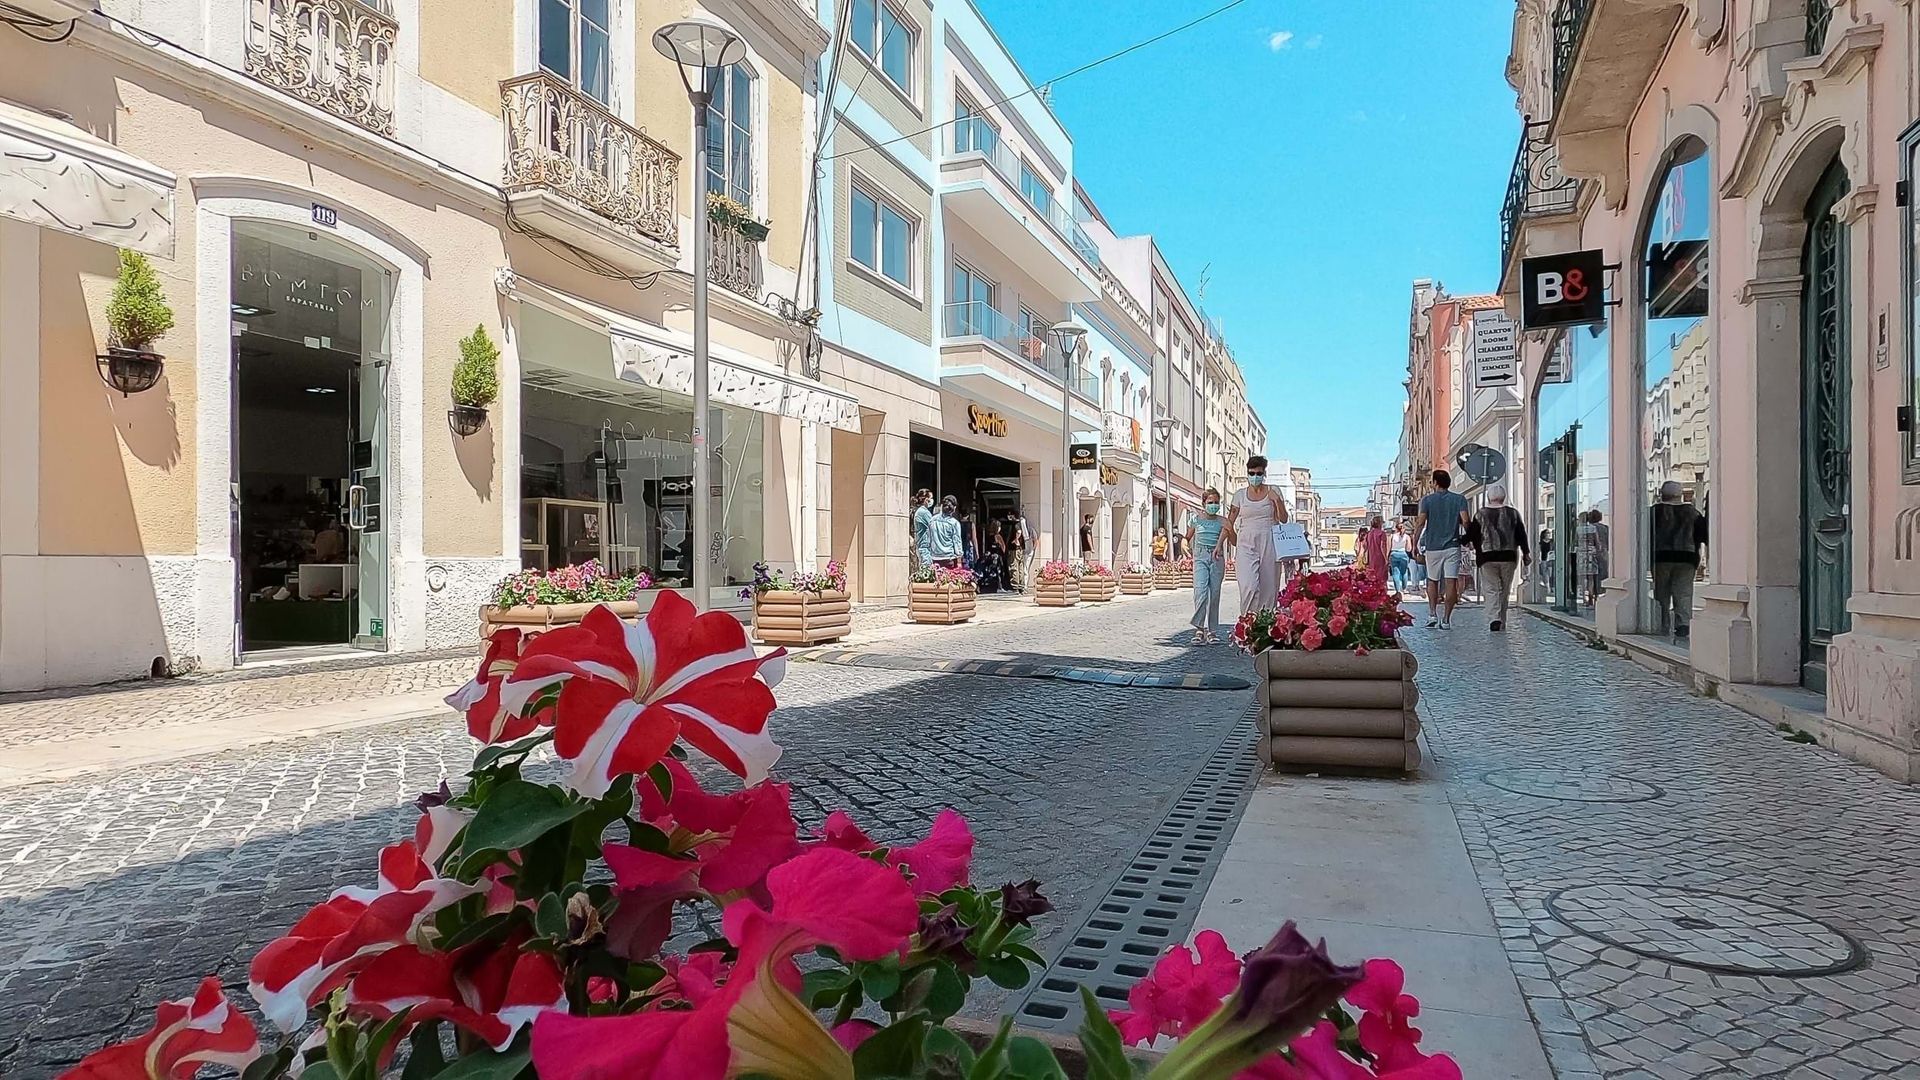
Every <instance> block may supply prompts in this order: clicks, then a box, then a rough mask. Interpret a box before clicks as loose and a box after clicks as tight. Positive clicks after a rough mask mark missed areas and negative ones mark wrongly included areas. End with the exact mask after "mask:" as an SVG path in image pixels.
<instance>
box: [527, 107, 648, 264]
mask: <svg viewBox="0 0 1920 1080" xmlns="http://www.w3.org/2000/svg"><path fill="white" fill-rule="evenodd" d="M500 97H501V107H502V109H503V110H504V112H505V118H506V125H505V126H506V132H507V164H506V189H507V199H508V204H509V205H510V206H512V207H513V209H514V210H515V212H516V213H520V214H524V215H528V216H539V217H541V218H542V219H543V220H541V221H540V222H538V224H539V225H540V227H541V228H543V229H544V230H546V231H548V232H550V233H554V234H556V235H559V236H561V237H562V238H563V239H566V240H568V241H571V242H573V243H577V244H581V245H583V246H586V247H588V248H589V249H591V250H595V251H596V252H597V253H599V254H602V255H605V256H607V257H610V258H615V259H619V260H621V261H623V262H625V261H628V260H627V259H626V258H624V256H628V255H632V254H638V255H640V256H642V257H643V258H642V260H641V261H642V262H651V263H653V264H664V265H667V266H672V265H674V264H675V262H676V261H677V257H678V256H677V249H678V248H679V245H680V230H679V222H678V219H677V218H676V216H675V212H674V210H675V206H676V205H677V204H676V202H675V198H676V193H677V189H678V186H679V176H680V157H679V155H677V154H675V153H674V152H673V151H671V150H669V149H667V148H666V147H665V146H662V145H661V144H659V143H657V142H655V141H654V140H652V139H650V138H648V137H647V134H646V132H644V131H641V130H640V129H638V128H636V127H633V126H632V125H630V124H627V123H626V122H624V121H622V120H621V119H620V118H619V117H617V116H615V115H613V114H612V113H610V112H608V111H607V110H606V108H605V107H603V106H602V105H600V103H598V102H596V101H594V100H592V99H591V98H588V97H587V96H586V95H584V94H582V93H580V91H578V90H576V89H574V88H573V87H572V86H570V85H568V84H567V83H565V82H562V81H561V80H559V79H556V78H554V77H553V76H552V75H549V74H547V73H545V72H540V73H538V74H533V75H521V76H519V77H517V78H513V79H508V80H507V81H505V82H503V83H501V84H500ZM556 201H557V202H558V203H561V204H564V205H556V204H555V203H556ZM577 211H586V212H587V213H589V214H592V215H594V218H597V219H599V222H600V223H598V224H596V223H595V221H594V220H593V219H592V218H585V217H584V216H583V215H580V214H578V213H577ZM608 223H610V224H611V225H612V226H613V229H611V230H609V229H607V228H606V224H608ZM635 241H640V243H635ZM663 248H664V249H666V250H661V249H663Z"/></svg>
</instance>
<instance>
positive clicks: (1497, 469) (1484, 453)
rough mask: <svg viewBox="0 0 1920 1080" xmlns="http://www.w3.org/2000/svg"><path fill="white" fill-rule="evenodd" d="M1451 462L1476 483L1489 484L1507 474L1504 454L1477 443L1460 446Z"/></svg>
mask: <svg viewBox="0 0 1920 1080" xmlns="http://www.w3.org/2000/svg"><path fill="white" fill-rule="evenodd" d="M1453 463H1454V465H1456V466H1458V467H1459V469H1460V471H1461V472H1463V473H1465V474H1466V475H1467V477H1468V478H1469V479H1471V480H1472V481H1473V482H1474V483H1476V484H1491V483H1494V482H1495V481H1497V480H1499V479H1500V478H1501V477H1503V476H1505V475H1507V458H1506V455H1505V454H1502V453H1501V452H1500V451H1498V450H1495V449H1494V448H1493V447H1491V446H1481V445H1480V444H1479V443H1468V444H1467V445H1465V446H1463V447H1461V448H1460V453H1459V455H1458V456H1457V457H1455V458H1454V459H1453Z"/></svg>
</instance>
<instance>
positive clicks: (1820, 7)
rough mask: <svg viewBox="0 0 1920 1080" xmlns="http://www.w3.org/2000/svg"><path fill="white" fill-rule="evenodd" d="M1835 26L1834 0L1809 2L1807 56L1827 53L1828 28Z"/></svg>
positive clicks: (1810, 0)
mask: <svg viewBox="0 0 1920 1080" xmlns="http://www.w3.org/2000/svg"><path fill="white" fill-rule="evenodd" d="M1832 25H1833V0H1807V55H1808V56H1819V55H1820V54H1821V53H1823V52H1826V51H1827V28H1828V27H1829V26H1832Z"/></svg>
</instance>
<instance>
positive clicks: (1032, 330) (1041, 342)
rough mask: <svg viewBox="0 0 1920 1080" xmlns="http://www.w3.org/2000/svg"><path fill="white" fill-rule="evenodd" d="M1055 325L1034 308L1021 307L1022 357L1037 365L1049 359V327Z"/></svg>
mask: <svg viewBox="0 0 1920 1080" xmlns="http://www.w3.org/2000/svg"><path fill="white" fill-rule="evenodd" d="M1051 325H1053V324H1052V323H1049V322H1048V321H1047V320H1045V319H1043V318H1041V317H1040V316H1039V314H1037V313H1036V312H1035V311H1034V310H1033V309H1032V308H1030V307H1027V306H1026V305H1024V304H1023V305H1021V307H1020V355H1021V356H1024V357H1026V358H1027V359H1028V360H1031V361H1032V362H1034V363H1036V364H1040V363H1044V362H1045V361H1046V359H1047V327H1049V326H1051Z"/></svg>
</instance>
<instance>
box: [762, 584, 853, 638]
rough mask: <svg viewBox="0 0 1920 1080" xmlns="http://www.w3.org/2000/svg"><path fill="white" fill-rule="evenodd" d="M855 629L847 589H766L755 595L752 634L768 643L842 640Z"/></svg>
mask: <svg viewBox="0 0 1920 1080" xmlns="http://www.w3.org/2000/svg"><path fill="white" fill-rule="evenodd" d="M852 629H853V605H852V604H851V603H849V602H848V600H847V594H846V593H844V592H818V593H814V592H782V591H778V590H775V591H772V592H763V593H760V594H759V595H757V596H755V597H754V598H753V634H754V636H755V637H757V638H759V639H760V640H761V641H764V642H766V643H767V644H769V645H818V644H820V643H821V642H825V641H839V640H840V639H841V638H843V637H846V636H847V633H848V631H850V630H852Z"/></svg>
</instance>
